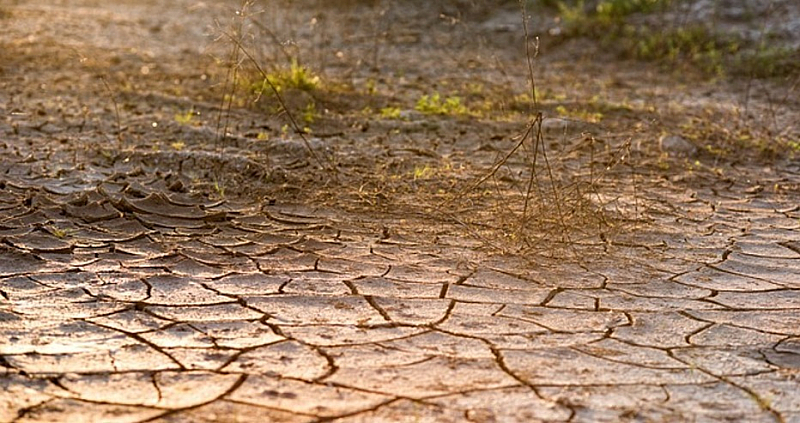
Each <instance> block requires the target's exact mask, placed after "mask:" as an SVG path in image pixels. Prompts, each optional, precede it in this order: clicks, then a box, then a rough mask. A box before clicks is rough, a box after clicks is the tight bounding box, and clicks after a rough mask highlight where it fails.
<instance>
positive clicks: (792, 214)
mask: <svg viewBox="0 0 800 423" xmlns="http://www.w3.org/2000/svg"><path fill="white" fill-rule="evenodd" d="M181 4H182V3H181ZM30 7H32V8H33V9H32V10H34V11H35V12H36V13H37V14H40V13H42V14H44V15H45V16H49V15H47V13H48V11H49V13H53V11H52V10H50V9H48V8H47V7H44V6H41V8H40V9H37V7H36V6H30ZM162 7H167V6H163V5H162ZM20 10H22V9H20ZM76 10H83V9H76ZM56 12H62V13H63V12H64V10H59V9H56ZM12 13H18V16H24V13H23V12H19V11H12ZM109 13H110V12H109ZM37 16H38V15H37ZM20 19H21V18H20ZM115 19H122V18H120V17H118V16H117V17H115ZM6 41H8V40H6ZM137 66H138V65H137ZM6 72H7V73H10V71H9V70H8V69H6ZM100 92H101V93H102V87H101V89H100ZM18 107H19V106H18ZM11 109H12V108H11V107H9V108H8V109H6V110H5V111H6V112H10V111H11ZM106 116H108V114H107V115H106ZM12 119H13V120H14V122H15V125H16V126H15V127H14V129H13V131H12V129H11V128H12V125H11V124H9V122H10V121H11V120H12ZM109 121H110V120H108V119H107V122H109ZM40 123H41V122H39V123H37V122H27V121H26V120H24V119H23V118H20V117H18V116H17V117H8V116H6V120H5V121H4V122H3V124H2V125H4V126H2V128H3V140H2V147H1V148H2V157H3V159H2V162H1V163H0V170H2V172H0V173H1V174H2V176H0V239H2V245H0V295H2V297H1V298H0V386H2V391H0V420H2V421H4V422H146V421H164V422H267V421H269V422H273V421H274V422H314V421H335V422H342V423H345V422H380V421H385V422H395V421H405V422H462V421H471V422H480V423H482V422H515V421H518V422H536V421H545V422H567V421H574V422H595V421H747V422H800V208H798V196H797V187H798V186H800V185H799V184H800V168H798V166H797V164H796V163H795V164H791V163H785V164H783V165H780V166H775V167H771V168H756V169H747V168H743V169H740V170H738V171H737V172H738V173H737V174H736V177H733V178H728V179H726V180H716V179H714V178H713V177H710V178H708V179H703V178H697V179H692V180H691V181H690V182H689V183H688V185H689V186H687V184H681V183H679V182H675V183H673V182H670V181H669V180H668V179H659V180H655V181H650V182H648V183H643V184H642V186H641V187H640V190H641V194H640V195H641V196H642V199H643V201H644V200H648V201H650V202H651V203H652V204H654V205H655V206H654V207H653V211H651V212H650V218H651V219H652V220H653V223H652V224H650V225H646V226H643V227H641V228H639V230H637V231H633V232H631V233H629V234H627V235H620V236H619V237H617V238H615V240H614V242H610V243H608V242H599V241H598V242H596V243H588V244H586V245H583V246H581V247H580V248H581V254H582V255H583V256H584V257H585V258H586V259H585V260H582V261H581V263H574V262H571V261H568V260H555V259H545V258H542V259H537V262H536V265H532V264H531V263H530V262H529V261H525V260H521V259H519V258H515V257H510V256H503V255H495V254H488V253H486V252H485V251H484V250H481V249H478V248H476V247H475V243H474V242H471V241H469V240H466V239H463V240H459V239H456V238H453V239H450V240H449V241H448V240H447V239H446V238H444V237H443V238H440V239H437V240H431V239H428V238H426V237H425V236H417V237H414V236H409V237H403V236H398V235H397V234H396V232H395V231H381V230H380V229H378V230H375V226H374V225H366V224H363V221H364V219H365V218H364V217H363V216H358V215H356V214H350V213H347V212H344V211H341V210H335V209H333V210H332V209H329V208H325V207H321V206H310V205H308V204H302V203H292V202H286V201H275V202H274V203H273V202H262V201H255V200H253V199H247V198H246V197H244V196H243V197H241V198H239V197H231V198H225V199H217V200H214V199H210V197H209V196H207V195H201V193H199V192H196V191H194V190H192V189H189V188H188V187H189V186H190V185H191V183H192V181H190V180H189V179H187V178H185V177H183V176H182V175H180V174H177V173H173V172H170V171H169V170H168V169H164V168H163V166H161V167H159V166H158V165H157V164H153V163H152V161H147V160H145V159H144V158H142V157H145V155H139V156H130V157H128V159H126V160H120V161H118V162H116V163H114V164H113V165H103V163H106V162H104V161H102V160H101V161H96V162H90V163H88V164H87V163H84V164H75V160H74V159H73V158H72V156H71V155H73V154H76V153H75V152H74V151H72V150H70V149H69V148H66V147H63V148H54V149H52V150H46V151H45V149H43V148H41V143H46V142H47V139H48V137H57V133H56V132H57V129H58V128H57V125H56V129H52V128H51V129H48V125H47V124H40ZM45 123H47V122H45ZM92 124H93V123H92V122H89V124H88V125H90V126H91V125H92ZM49 125H50V126H53V124H52V122H50V123H49ZM110 127H113V124H108V127H107V128H106V130H110V129H108V128H110ZM81 136H84V135H81ZM75 137H79V136H77V135H76V136H75ZM87 137H91V136H89V135H87ZM100 138H102V137H100ZM37 143H38V144H37ZM173 170H174V169H173ZM773 187H774V189H773ZM778 187H781V189H778ZM787 193H788V194H787ZM395 223H396V222H395Z"/></svg>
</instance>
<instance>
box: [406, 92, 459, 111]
mask: <svg viewBox="0 0 800 423" xmlns="http://www.w3.org/2000/svg"><path fill="white" fill-rule="evenodd" d="M414 109H415V110H416V111H418V112H420V113H425V114H431V115H466V114H469V109H467V106H465V105H464V104H463V103H462V102H461V97H456V96H452V97H446V98H442V97H441V96H440V95H439V93H433V94H431V95H423V96H422V97H420V99H419V100H417V105H416V106H415V107H414Z"/></svg>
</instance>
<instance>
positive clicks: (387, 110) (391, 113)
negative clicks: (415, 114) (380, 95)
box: [381, 107, 400, 119]
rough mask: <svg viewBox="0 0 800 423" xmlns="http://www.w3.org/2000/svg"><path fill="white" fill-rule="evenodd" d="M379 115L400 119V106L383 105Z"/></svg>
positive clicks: (385, 117)
mask: <svg viewBox="0 0 800 423" xmlns="http://www.w3.org/2000/svg"><path fill="white" fill-rule="evenodd" d="M381 117H382V118H384V119H400V108H399V107H384V108H382V109H381Z"/></svg>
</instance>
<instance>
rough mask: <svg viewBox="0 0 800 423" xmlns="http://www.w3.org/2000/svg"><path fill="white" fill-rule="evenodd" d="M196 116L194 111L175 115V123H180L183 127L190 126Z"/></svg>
mask: <svg viewBox="0 0 800 423" xmlns="http://www.w3.org/2000/svg"><path fill="white" fill-rule="evenodd" d="M194 115H195V112H194V110H187V111H186V112H184V113H175V122H178V123H180V124H181V125H189V124H191V123H192V121H193V120H194Z"/></svg>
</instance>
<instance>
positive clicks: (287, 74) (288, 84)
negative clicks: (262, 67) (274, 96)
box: [251, 59, 320, 93]
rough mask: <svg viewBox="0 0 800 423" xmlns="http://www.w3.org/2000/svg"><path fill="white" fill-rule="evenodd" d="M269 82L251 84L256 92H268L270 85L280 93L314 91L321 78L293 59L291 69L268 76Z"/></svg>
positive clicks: (262, 81)
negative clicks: (289, 90)
mask: <svg viewBox="0 0 800 423" xmlns="http://www.w3.org/2000/svg"><path fill="white" fill-rule="evenodd" d="M266 77H267V78H268V79H269V81H265V80H261V81H259V82H257V83H255V84H251V89H252V90H253V91H254V92H257V93H261V92H268V91H269V90H270V87H269V85H270V83H271V84H272V85H273V86H275V88H276V89H277V90H278V91H283V90H286V89H297V90H301V91H313V90H315V89H317V88H318V87H319V85H320V77H319V76H318V75H316V74H314V72H313V71H311V70H310V69H309V68H307V67H305V66H303V65H301V64H300V63H298V62H297V60H296V59H292V62H291V64H290V65H289V69H281V70H277V71H275V72H272V73H270V74H267V76H266Z"/></svg>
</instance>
